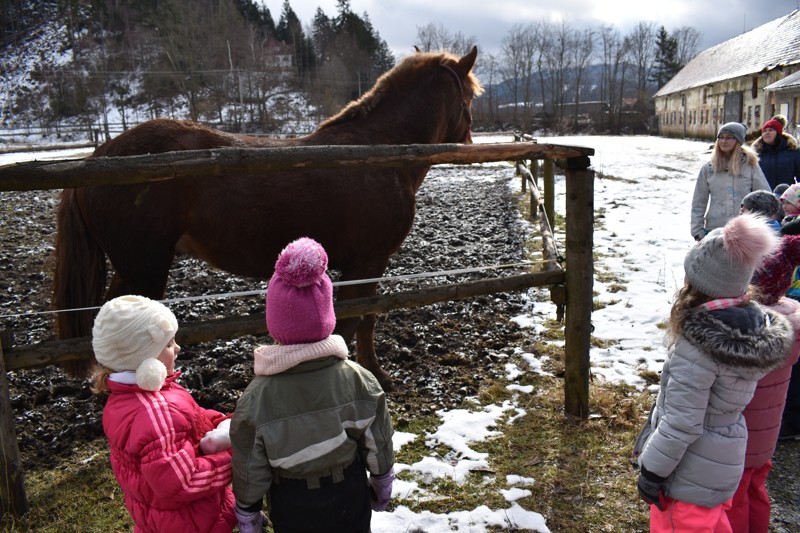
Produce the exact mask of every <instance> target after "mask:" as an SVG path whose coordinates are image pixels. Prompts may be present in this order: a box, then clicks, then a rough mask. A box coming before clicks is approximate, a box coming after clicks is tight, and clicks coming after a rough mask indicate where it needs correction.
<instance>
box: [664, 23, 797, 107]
mask: <svg viewBox="0 0 800 533" xmlns="http://www.w3.org/2000/svg"><path fill="white" fill-rule="evenodd" d="M797 63H800V10H798V9H795V10H794V11H792V12H791V13H789V14H788V15H786V16H785V17H781V18H779V19H775V20H773V21H771V22H767V23H766V24H764V25H762V26H759V27H758V28H755V29H752V30H750V31H748V32H747V33H743V34H741V35H739V36H737V37H734V38H733V39H729V40H727V41H725V42H723V43H720V44H718V45H716V46H714V47H711V48H709V49H707V50H704V51H702V52H700V53H699V54H697V56H696V57H695V58H694V59H692V60H691V61H689V63H687V65H686V66H685V67H683V68H682V69H681V70H680V72H678V73H677V74H676V75H675V76H674V77H673V78H672V79H671V80H669V81H668V82H667V84H666V85H664V86H663V87H662V88H661V89H659V90H658V92H656V94H655V96H665V95H667V94H672V93H676V92H679V91H684V90H686V89H692V88H694V87H699V86H701V85H710V84H712V83H716V82H719V81H723V80H728V79H732V78H738V77H740V76H747V75H751V74H757V73H759V72H763V71H769V70H772V69H774V68H776V67H781V66H785V65H793V64H797Z"/></svg>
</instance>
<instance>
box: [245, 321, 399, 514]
mask: <svg viewBox="0 0 800 533" xmlns="http://www.w3.org/2000/svg"><path fill="white" fill-rule="evenodd" d="M311 347H313V348H314V349H313V350H310V348H311ZM264 348H266V349H257V350H256V352H255V359H256V360H255V373H256V377H255V379H253V381H252V383H250V385H249V386H248V387H247V389H246V390H245V391H244V393H243V394H242V396H241V398H239V401H238V403H237V404H236V411H235V413H234V415H233V420H232V421H231V442H232V443H233V465H234V478H233V489H234V492H235V494H236V500H237V502H239V504H240V505H242V506H243V507H247V506H250V505H252V504H253V503H254V502H258V501H260V500H261V498H262V497H263V496H264V495H265V494H267V493H269V491H270V488H271V486H272V483H273V481H274V479H275V478H278V477H280V476H285V477H290V478H295V479H297V478H301V479H306V480H307V482H308V486H309V487H314V486H315V485H317V484H318V483H319V478H320V477H322V476H327V475H331V474H333V475H334V477H336V473H337V472H339V471H341V470H342V469H343V468H344V467H346V466H347V465H349V464H351V463H352V462H353V460H354V458H355V456H356V454H359V456H360V458H361V462H362V464H364V465H365V466H366V468H367V470H369V472H370V473H371V474H373V475H383V474H386V473H387V472H388V471H389V469H390V468H391V467H392V465H393V464H394V451H393V446H392V433H393V430H392V425H391V418H390V416H389V411H388V408H387V405H386V396H385V394H384V392H383V390H382V389H381V386H380V384H379V383H378V381H377V380H376V379H375V377H374V376H373V375H372V373H371V372H369V371H368V370H365V369H364V368H362V367H361V366H359V365H357V364H356V363H353V362H352V361H350V360H347V359H343V357H346V356H347V346H346V345H345V344H344V341H343V340H341V337H339V336H337V335H332V336H331V337H329V338H328V339H326V340H324V341H321V342H318V343H313V344H308V345H288V346H284V347H277V348H276V349H283V350H285V353H282V354H281V355H279V356H276V357H270V356H271V352H270V348H273V347H271V346H268V347H264ZM306 352H309V354H306ZM317 352H318V353H317ZM298 354H306V355H303V357H302V359H304V360H303V362H300V363H298V364H296V365H294V366H291V367H290V368H288V369H285V370H283V369H281V368H277V367H278V366H279V365H273V367H272V369H270V370H263V368H264V367H266V366H267V365H268V364H269V363H268V362H267V363H265V361H264V360H265V359H270V360H271V361H274V360H278V361H281V360H288V359H292V358H294V359H296V360H300V359H301V358H298V357H296V356H297V355H298ZM326 354H330V355H327V356H326ZM262 363H264V364H262ZM287 366H288V365H287ZM272 372H277V373H274V374H273V373H272ZM309 512H313V510H312V509H309Z"/></svg>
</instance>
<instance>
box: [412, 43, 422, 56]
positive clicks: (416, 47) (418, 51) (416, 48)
mask: <svg viewBox="0 0 800 533" xmlns="http://www.w3.org/2000/svg"><path fill="white" fill-rule="evenodd" d="M414 50H416V51H417V53H418V54H419V53H420V52H422V50H420V49H419V47H418V46H417V45H416V44H415V45H414Z"/></svg>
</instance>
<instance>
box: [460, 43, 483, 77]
mask: <svg viewBox="0 0 800 533" xmlns="http://www.w3.org/2000/svg"><path fill="white" fill-rule="evenodd" d="M476 57H478V47H477V46H473V47H472V50H470V51H469V53H468V54H467V55H465V56H464V57H462V58H461V59H459V60H458V63H456V67H455V71H456V72H458V74H459V75H460V76H461V77H462V78H466V77H467V75H468V74H469V72H470V71H471V70H472V67H473V66H474V65H475V58H476Z"/></svg>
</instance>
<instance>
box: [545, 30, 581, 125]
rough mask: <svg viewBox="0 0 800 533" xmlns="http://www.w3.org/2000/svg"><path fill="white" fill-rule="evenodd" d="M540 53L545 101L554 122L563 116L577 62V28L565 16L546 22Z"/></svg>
mask: <svg viewBox="0 0 800 533" xmlns="http://www.w3.org/2000/svg"><path fill="white" fill-rule="evenodd" d="M539 39H540V50H541V51H542V53H541V55H540V56H539V57H538V58H537V67H538V70H539V78H540V80H541V85H542V101H543V103H544V104H545V108H547V107H548V106H547V103H548V101H549V109H550V110H551V113H552V115H553V124H554V125H559V124H561V122H562V119H563V117H564V104H565V103H566V94H567V87H568V83H569V81H570V76H571V75H572V70H573V68H574V66H575V63H574V59H575V54H574V53H573V50H574V47H575V31H574V30H573V29H572V27H571V26H570V25H569V23H568V22H567V21H566V20H560V21H558V22H554V23H552V22H550V23H543V24H542V26H541V30H540V32H539Z"/></svg>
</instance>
